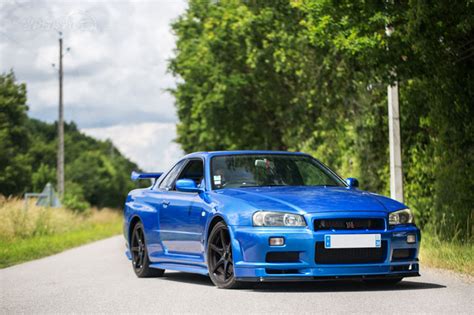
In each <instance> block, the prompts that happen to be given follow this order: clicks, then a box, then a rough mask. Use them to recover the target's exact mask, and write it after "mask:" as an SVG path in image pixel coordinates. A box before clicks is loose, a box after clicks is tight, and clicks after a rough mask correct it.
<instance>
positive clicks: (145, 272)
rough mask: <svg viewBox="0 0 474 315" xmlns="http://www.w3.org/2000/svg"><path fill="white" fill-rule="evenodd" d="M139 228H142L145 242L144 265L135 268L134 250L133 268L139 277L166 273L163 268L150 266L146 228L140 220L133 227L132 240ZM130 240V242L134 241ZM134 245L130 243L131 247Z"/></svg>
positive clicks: (158, 275)
mask: <svg viewBox="0 0 474 315" xmlns="http://www.w3.org/2000/svg"><path fill="white" fill-rule="evenodd" d="M138 229H141V230H142V232H143V242H144V244H143V245H144V246H145V257H144V258H143V266H142V268H141V269H137V268H135V266H134V265H133V252H132V268H133V271H134V272H135V274H136V275H137V277H139V278H148V277H160V276H162V275H163V274H164V272H165V271H164V270H163V269H156V268H150V259H149V258H148V249H147V245H146V244H147V242H146V234H145V228H144V227H143V224H142V223H141V222H138V223H137V224H135V226H134V227H133V232H132V238H131V240H132V239H133V237H134V235H135V232H136V230H138ZM131 240H130V244H131V243H132V242H131ZM131 246H132V245H130V248H131Z"/></svg>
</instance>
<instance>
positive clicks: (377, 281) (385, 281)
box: [364, 278, 403, 286]
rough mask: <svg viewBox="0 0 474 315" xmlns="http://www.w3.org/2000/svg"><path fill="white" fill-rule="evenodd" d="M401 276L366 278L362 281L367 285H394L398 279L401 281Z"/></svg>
mask: <svg viewBox="0 0 474 315" xmlns="http://www.w3.org/2000/svg"><path fill="white" fill-rule="evenodd" d="M402 279H403V278H387V279H367V280H364V283H366V284H368V285H375V286H377V285H380V286H382V285H396V284H397V283H399V282H400V281H402Z"/></svg>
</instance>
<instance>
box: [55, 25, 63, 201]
mask: <svg viewBox="0 0 474 315" xmlns="http://www.w3.org/2000/svg"><path fill="white" fill-rule="evenodd" d="M56 172H57V174H56V175H57V182H58V194H59V197H60V198H62V197H63V194H64V109H63V36H62V33H61V32H60V33H59V118H58V160H57V169H56Z"/></svg>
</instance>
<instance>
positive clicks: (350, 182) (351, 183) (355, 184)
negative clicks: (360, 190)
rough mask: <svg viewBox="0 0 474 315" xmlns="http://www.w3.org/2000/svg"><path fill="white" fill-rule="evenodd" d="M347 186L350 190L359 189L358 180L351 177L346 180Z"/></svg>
mask: <svg viewBox="0 0 474 315" xmlns="http://www.w3.org/2000/svg"><path fill="white" fill-rule="evenodd" d="M346 184H347V185H348V186H349V188H357V187H359V181H358V180H357V179H356V178H352V177H349V178H348V179H346Z"/></svg>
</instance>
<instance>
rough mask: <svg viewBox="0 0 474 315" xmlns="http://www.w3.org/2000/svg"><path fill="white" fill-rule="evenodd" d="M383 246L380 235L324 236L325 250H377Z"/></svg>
mask: <svg viewBox="0 0 474 315" xmlns="http://www.w3.org/2000/svg"><path fill="white" fill-rule="evenodd" d="M381 244H382V241H381V236H380V234H331V235H324V248H376V247H381Z"/></svg>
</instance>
